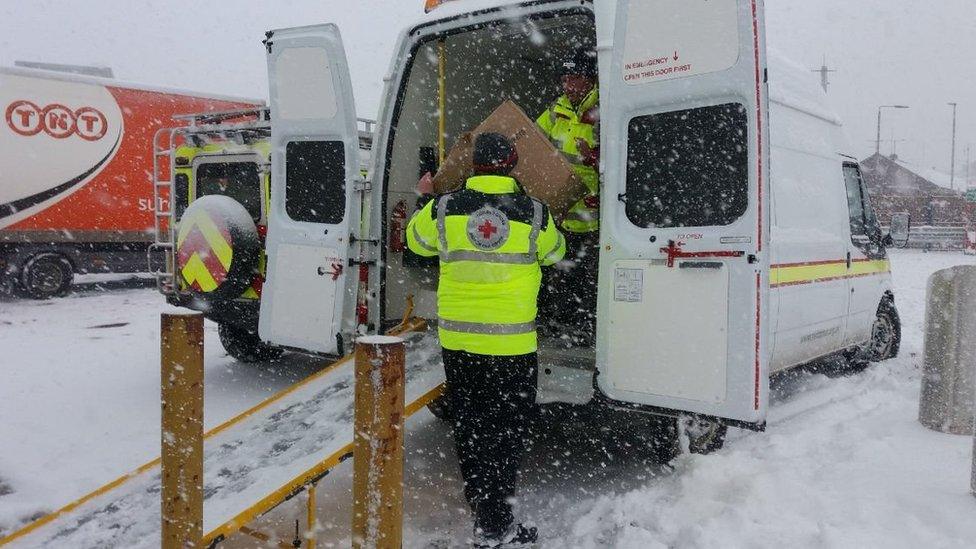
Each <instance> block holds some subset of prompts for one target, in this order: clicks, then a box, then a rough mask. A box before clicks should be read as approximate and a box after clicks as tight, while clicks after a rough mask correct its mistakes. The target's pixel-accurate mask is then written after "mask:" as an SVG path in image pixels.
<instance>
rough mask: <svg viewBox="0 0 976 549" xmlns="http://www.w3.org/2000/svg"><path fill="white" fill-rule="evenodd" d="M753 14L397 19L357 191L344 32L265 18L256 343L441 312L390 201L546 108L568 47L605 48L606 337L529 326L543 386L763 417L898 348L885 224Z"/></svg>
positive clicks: (809, 91) (714, 414)
mask: <svg viewBox="0 0 976 549" xmlns="http://www.w3.org/2000/svg"><path fill="white" fill-rule="evenodd" d="M763 29H764V22H763V5H762V0H618V1H609V0H594V1H586V0H583V1H580V0H532V1H521V2H515V1H509V2H497V1H496V2H490V3H486V2H483V1H456V2H450V3H447V4H445V5H444V6H442V7H439V8H437V9H435V10H433V11H432V13H430V14H429V15H428V16H427V18H426V19H425V20H424V21H422V22H420V23H419V24H416V25H413V26H410V27H408V28H406V29H405V30H404V31H403V32H402V34H401V35H400V38H399V41H398V44H397V46H396V49H395V51H394V55H393V60H392V63H391V65H390V68H389V72H388V73H387V74H386V75H385V76H384V78H383V81H384V85H385V92H384V96H383V101H382V106H381V110H380V114H379V119H378V126H377V131H376V135H375V142H374V149H373V150H374V151H375V152H374V156H373V162H372V169H371V174H372V178H371V184H369V185H368V186H365V187H364V186H362V185H360V183H359V179H358V178H357V175H358V161H357V155H358V142H357V132H356V113H355V111H354V105H353V99H352V97H353V95H352V94H353V90H352V87H351V84H350V79H349V73H348V67H347V64H346V59H345V56H344V52H343V46H342V41H341V39H340V36H339V31H338V29H337V28H336V27H335V26H333V25H318V26H309V27H301V28H294V29H284V30H277V31H273V32H269V33H268V39H267V40H266V46H267V51H268V70H269V75H270V89H271V111H272V141H273V151H274V152H273V154H272V170H271V172H272V178H273V181H272V202H273V205H272V211H273V213H272V215H271V216H270V219H271V222H270V227H269V232H268V243H267V246H268V253H269V266H268V280H267V284H266V286H265V290H264V296H263V299H262V302H261V317H260V335H261V337H262V338H263V339H264V340H266V341H270V342H272V343H275V344H278V345H282V346H287V347H293V348H299V349H302V350H306V351H313V352H319V353H339V354H341V353H342V352H343V351H348V350H349V347H348V342H350V341H351V338H352V337H354V335H355V334H356V332H357V329H358V330H361V329H362V327H363V325H365V326H367V327H368V329H369V330H371V331H374V330H382V329H384V328H386V327H388V326H390V325H393V324H396V323H397V322H399V321H400V320H401V318H402V317H403V316H404V314H405V313H407V308H408V301H412V303H413V314H415V315H417V316H421V317H424V318H426V319H428V320H429V321H430V322H431V323H435V322H436V319H437V314H436V294H435V291H436V286H437V280H436V277H437V270H436V268H431V267H424V266H422V265H421V266H416V265H414V264H412V263H410V262H406V263H405V262H404V260H403V255H402V253H400V252H396V251H393V250H392V248H391V247H390V246H389V243H390V242H391V238H392V237H396V238H399V236H398V235H391V234H390V233H391V226H392V227H394V228H395V229H396V228H398V227H399V224H397V223H391V219H392V217H391V216H393V215H394V214H395V210H396V209H397V205H399V204H400V202H401V201H403V202H405V203H406V204H407V205H408V207H409V210H410V211H412V209H413V208H414V205H415V202H416V194H415V193H414V187H415V185H416V182H417V178H418V174H419V173H422V170H423V168H424V162H425V161H424V159H425V158H429V157H430V156H431V155H435V156H440V155H443V151H444V150H445V149H449V147H450V146H451V144H452V143H453V142H454V140H455V139H456V138H457V137H458V136H459V135H460V134H461V133H462V132H464V131H467V130H470V129H471V128H473V127H474V126H476V125H477V124H478V123H479V122H481V121H482V120H483V119H484V118H485V117H486V116H487V115H488V114H489V113H490V112H491V111H492V110H493V109H494V108H495V107H496V106H498V104H499V103H501V102H502V101H503V100H505V99H512V100H514V101H515V102H516V103H518V104H519V105H520V106H521V107H522V108H523V109H524V110H525V111H526V112H527V113H529V114H530V116H531V115H534V114H538V113H540V112H542V111H543V110H544V109H545V108H546V106H547V105H548V104H549V103H551V102H552V101H553V100H555V98H556V97H558V95H559V93H560V92H559V88H558V77H557V75H558V69H559V64H560V62H561V61H562V60H563V59H564V58H565V57H567V56H568V55H569V54H570V53H571V52H572V51H574V50H576V49H577V48H580V47H592V48H595V49H596V51H597V52H598V61H599V72H600V75H599V86H600V95H601V105H600V114H601V122H600V124H601V127H600V140H601V150H602V161H601V168H600V171H601V181H602V183H601V184H602V189H601V193H600V196H601V217H602V221H601V223H602V226H601V232H600V240H601V249H600V259H599V261H600V268H599V284H598V286H599V296H598V306H597V332H598V334H597V338H596V344H595V348H575V347H574V348H566V347H565V346H562V345H559V344H558V342H553V341H548V340H545V339H543V340H542V341H541V342H540V347H541V349H540V360H541V367H540V395H539V400H540V402H567V403H572V404H583V403H597V404H602V405H609V406H611V407H615V408H624V409H630V410H638V411H645V412H649V413H652V414H660V415H665V416H682V415H690V416H693V417H697V418H703V419H704V420H707V421H711V422H712V423H713V424H714V425H736V426H740V427H745V428H751V429H762V428H763V427H764V425H765V420H766V408H767V403H768V398H769V388H768V386H769V383H768V380H769V376H770V374H771V373H773V372H775V371H777V370H783V369H786V368H790V367H793V366H796V365H799V364H804V363H807V362H809V361H811V360H813V359H816V358H818V357H823V356H826V355H831V354H837V353H848V354H853V353H854V352H855V351H857V350H859V349H860V350H861V351H863V352H864V353H869V354H870V355H871V358H874V359H881V358H886V357H889V356H893V355H894V354H895V353H896V352H897V347H898V338H899V326H898V317H897V313H896V312H895V309H894V302H893V295H892V291H891V277H890V273H889V264H888V261H887V259H886V255H885V250H884V242H883V240H886V239H887V237H884V238H883V237H882V235H881V231H880V229H879V227H878V224H877V222H876V220H875V218H874V214H873V212H872V210H871V207H870V204H869V202H868V197H867V195H866V194H865V187H864V184H863V182H862V181H861V176H860V173H859V168H858V165H857V162H856V161H855V160H854V159H853V158H851V157H846V156H844V155H843V154H842V153H843V152H844V151H846V150H847V145H846V143H845V142H844V139H843V136H842V131H841V125H840V123H839V121H838V120H837V118H836V117H835V116H834V115H832V114H831V113H830V112H829V110H827V109H826V108H825V107H824V106H823V103H824V101H823V96H822V94H821V93H819V89H818V88H817V87H816V83H813V84H812V87H811V85H810V84H808V80H807V76H806V72H805V71H804V70H803V69H802V68H796V67H793V68H791V67H789V66H788V65H786V64H784V65H783V67H779V66H778V65H777V66H774V67H772V68H769V69H768V70H767V55H766V49H765V40H764V36H763ZM767 81H768V84H767ZM401 211H402V210H401ZM335 265H339V266H340V269H339V274H336V273H337V270H336V269H335V267H334V266H335ZM354 267H355V269H354ZM357 296H358V298H359V299H358V302H357ZM408 296H413V299H412V300H408ZM357 304H358V307H357Z"/></svg>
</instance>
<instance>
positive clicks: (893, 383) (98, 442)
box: [0, 251, 976, 548]
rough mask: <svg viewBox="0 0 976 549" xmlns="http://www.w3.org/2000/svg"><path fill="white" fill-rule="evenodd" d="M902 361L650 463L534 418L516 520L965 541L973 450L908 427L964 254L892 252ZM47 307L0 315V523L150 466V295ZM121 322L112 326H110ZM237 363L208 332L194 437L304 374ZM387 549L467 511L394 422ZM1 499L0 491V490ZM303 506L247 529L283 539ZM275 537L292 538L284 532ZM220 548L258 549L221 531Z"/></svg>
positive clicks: (849, 541)
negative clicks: (942, 288)
mask: <svg viewBox="0 0 976 549" xmlns="http://www.w3.org/2000/svg"><path fill="white" fill-rule="evenodd" d="M892 262H893V268H894V272H895V287H896V301H897V305H898V308H899V311H900V313H901V317H902V322H903V324H904V340H903V343H902V354H901V356H900V357H899V358H897V359H895V360H891V361H888V362H886V363H882V364H877V365H873V366H871V367H870V368H869V369H868V370H867V371H866V372H864V373H861V374H859V375H855V376H850V377H840V378H827V377H825V376H823V375H821V374H817V373H812V372H808V371H802V372H798V373H795V374H791V375H789V376H785V377H781V378H778V379H777V380H776V381H775V382H774V384H773V389H774V401H773V404H772V407H771V410H770V418H769V429H768V431H767V432H766V433H747V432H742V431H735V432H734V433H732V434H731V435H730V440H729V442H728V443H727V444H726V447H725V449H723V450H721V451H720V452H717V453H715V454H712V455H709V456H685V457H681V458H679V459H678V460H676V461H675V462H673V463H672V464H671V467H665V466H661V465H659V464H656V463H654V462H653V461H651V460H649V459H648V457H647V456H646V455H645V454H644V453H642V452H639V451H620V449H619V448H618V449H616V450H615V449H614V448H613V447H614V444H613V442H614V441H615V439H618V438H619V439H621V440H625V439H626V438H627V437H626V436H623V435H620V434H619V433H617V432H614V431H613V430H605V431H604V432H602V433H601V432H598V430H599V427H600V426H601V425H602V424H600V423H594V422H592V421H590V422H587V421H580V422H577V423H574V424H560V425H553V424H548V425H540V426H539V431H540V434H539V436H538V437H537V440H536V444H535V447H534V448H533V449H532V451H531V453H530V455H529V456H528V457H527V459H526V463H525V466H524V471H523V473H522V476H521V478H520V489H519V500H520V501H519V504H518V509H519V512H520V513H521V514H522V515H523V516H524V517H525V518H527V519H528V520H530V521H532V522H534V523H536V524H537V525H538V526H539V528H540V533H541V535H542V538H543V543H542V544H541V545H542V546H544V547H564V546H569V547H604V546H612V547H634V548H638V547H639V548H644V547H784V546H790V547H865V546H868V547H971V546H972V543H973V540H976V520H973V516H974V514H976V499H974V498H973V497H972V495H971V494H970V493H969V472H970V459H971V453H970V452H971V445H972V442H971V440H970V439H968V438H967V437H958V436H952V435H944V434H940V433H935V432H932V431H929V430H927V429H925V428H923V427H922V426H920V425H919V424H918V422H917V420H916V415H917V404H918V390H919V380H920V375H921V371H920V361H921V358H920V355H921V347H922V323H923V318H924V309H925V306H924V300H925V285H926V280H927V278H928V276H929V274H931V273H932V272H934V271H936V270H938V269H941V268H944V267H949V266H953V265H958V264H964V263H965V264H972V263H973V262H974V259H973V258H972V257H966V256H963V255H960V254H942V253H931V254H925V253H921V252H912V251H896V252H894V253H892ZM103 286H104V287H105V288H104V289H105V290H106V291H104V292H102V291H98V290H97V289H96V288H95V287H89V288H87V289H84V290H82V291H80V292H78V293H76V294H75V295H73V296H71V297H69V298H66V299H61V300H53V301H48V302H32V301H3V302H0V349H3V358H2V359H0V376H2V377H0V379H3V380H4V381H3V383H2V384H0V417H2V418H3V421H0V529H2V528H4V527H7V528H9V527H10V526H12V525H15V524H17V523H19V522H20V521H22V520H23V519H25V518H26V517H28V516H29V515H31V514H34V513H38V512H41V511H45V510H50V509H53V508H57V507H59V506H60V505H62V504H64V503H67V502H68V501H70V500H71V499H74V498H76V497H79V496H81V495H83V494H85V493H87V492H88V491H90V490H92V489H94V488H96V487H98V486H100V485H101V484H103V483H104V482H107V481H109V480H112V479H114V478H115V477H117V476H118V475H120V474H122V473H125V472H127V471H129V470H131V469H133V468H134V467H135V466H137V465H139V464H141V463H143V462H145V461H148V460H149V459H151V458H152V457H155V456H156V455H158V450H159V441H158V432H159V431H158V421H159V400H158V391H159V385H158V373H157V372H158V364H157V361H158V354H157V353H158V351H157V349H158V344H159V343H158V327H157V326H158V324H157V323H158V320H157V319H158V313H159V312H160V311H163V310H167V309H168V307H167V306H166V305H165V304H163V302H162V299H161V298H160V297H159V296H158V294H156V293H155V291H154V290H152V289H149V288H138V287H132V286H131V285H125V284H124V283H118V282H110V283H105V284H104V285H103ZM122 323H126V324H125V325H124V326H112V327H106V326H107V325H116V324H122ZM320 366H321V364H320V363H319V362H318V361H314V360H310V359H304V358H301V357H295V356H292V357H290V358H289V359H288V360H286V361H283V362H281V363H278V364H274V365H243V364H238V363H236V362H234V361H233V360H232V359H230V358H228V357H227V356H225V354H224V353H223V350H222V349H221V348H220V346H219V343H218V342H217V339H216V333H215V331H214V326H212V325H208V332H207V399H208V400H207V410H206V412H207V418H206V422H207V425H208V426H211V425H214V424H215V423H217V422H219V421H221V420H223V419H226V418H227V417H229V416H231V415H233V414H234V413H235V412H238V411H241V410H243V409H245V408H246V407H248V406H250V405H251V404H253V403H255V402H256V401H258V400H261V399H262V398H264V397H266V396H268V395H270V394H271V393H273V392H274V391H276V390H278V389H280V388H282V387H284V386H286V385H288V384H290V383H292V382H293V381H296V380H297V379H300V378H301V377H304V376H305V375H308V374H309V373H311V372H312V371H314V370H316V369H317V368H318V367H320ZM407 456H408V457H407V463H406V471H405V483H406V494H405V496H406V501H407V507H406V510H405V514H406V532H405V544H404V545H405V547H428V546H430V545H431V544H436V545H437V546H440V547H443V546H452V547H453V546H461V545H463V544H464V543H465V541H466V537H467V535H468V533H469V528H470V526H469V524H470V518H469V517H468V512H467V510H466V505H465V503H464V501H463V498H462V497H461V484H460V480H459V479H458V472H457V465H456V462H455V459H454V455H453V448H452V445H451V440H450V432H449V430H448V429H447V428H446V427H445V426H444V425H443V424H441V423H440V422H439V421H437V420H435V419H434V418H433V417H432V416H430V414H429V413H427V412H426V411H424V412H421V413H419V414H417V415H416V416H414V418H412V419H411V420H410V421H409V422H408V429H407ZM350 490H351V465H350V464H348V463H347V464H344V465H342V466H340V467H339V468H338V469H337V470H335V471H334V473H333V474H330V475H329V476H328V477H326V478H325V479H324V480H323V481H322V483H321V484H320V489H319V514H318V517H319V521H320V526H321V531H320V538H319V539H320V546H321V545H324V546H348V543H349V540H348V532H349V524H350V520H351V519H350V506H349V493H350ZM8 491H9V492H10V493H7V494H5V493H4V492H8ZM302 500H303V498H302V497H297V498H294V499H293V500H291V501H290V502H288V503H286V504H284V505H282V506H280V507H279V508H278V509H277V510H276V511H275V512H274V513H271V514H269V515H268V516H266V517H265V518H264V519H263V522H262V523H261V524H259V525H258V526H260V527H261V528H262V529H264V530H267V531H269V532H276V533H278V534H279V535H281V536H286V535H288V533H289V532H291V531H292V529H293V527H294V526H293V525H294V522H293V521H294V519H295V518H300V517H303V516H304V511H303V510H302V509H301V505H303V501H302ZM288 539H290V538H288ZM226 545H227V546H229V547H248V546H261V545H257V542H255V541H254V540H249V538H244V537H242V536H238V537H235V538H232V539H231V540H229V541H228V543H227V544H226Z"/></svg>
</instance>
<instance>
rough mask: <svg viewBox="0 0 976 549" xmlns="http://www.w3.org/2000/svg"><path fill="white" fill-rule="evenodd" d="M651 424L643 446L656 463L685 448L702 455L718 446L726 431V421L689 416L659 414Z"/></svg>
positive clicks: (683, 451) (676, 455) (720, 446)
mask: <svg viewBox="0 0 976 549" xmlns="http://www.w3.org/2000/svg"><path fill="white" fill-rule="evenodd" d="M653 424H654V427H653V428H652V430H651V431H652V432H651V437H650V440H648V442H647V448H648V450H649V451H650V454H651V457H652V458H653V459H654V461H656V462H657V463H669V462H671V460H673V459H674V458H676V457H678V456H679V455H681V454H683V453H686V452H687V453H689V454H703V455H704V454H710V453H712V452H715V451H718V450H721V449H722V446H724V445H725V436H726V434H727V433H728V427H727V426H726V425H723V424H721V423H718V422H712V421H705V420H700V419H695V418H692V417H689V416H682V417H678V418H673V417H661V418H660V419H659V421H656V422H654V423H653ZM685 441H686V442H685ZM685 444H687V448H685Z"/></svg>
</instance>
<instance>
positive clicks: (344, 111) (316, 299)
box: [259, 24, 361, 353]
mask: <svg viewBox="0 0 976 549" xmlns="http://www.w3.org/2000/svg"><path fill="white" fill-rule="evenodd" d="M266 46H267V51H268V77H269V81H270V99H271V100H270V103H271V121H272V122H271V195H272V197H273V199H272V201H271V212H270V215H269V219H268V238H267V253H268V276H267V282H266V283H265V287H264V292H263V294H262V296H261V316H260V321H259V333H260V336H261V339H263V340H265V341H270V342H272V343H276V344H278V345H284V346H287V347H295V348H299V349H303V350H308V351H315V352H321V353H335V352H337V351H340V350H341V341H340V339H339V338H340V334H341V333H342V332H343V331H351V330H352V328H351V327H350V326H349V325H346V326H345V328H344V327H343V322H344V320H346V319H349V320H350V322H351V312H352V311H353V308H354V307H355V302H356V293H355V292H356V280H355V277H350V276H349V275H348V273H349V268H348V261H349V255H350V242H349V233H350V228H352V227H357V226H358V224H359V218H360V213H361V212H360V208H359V207H358V205H354V201H356V198H355V196H356V194H357V193H355V192H354V185H355V184H356V181H358V179H359V138H358V133H357V131H356V111H355V105H354V103H353V95H352V85H351V83H350V80H349V68H348V65H347V64H346V57H345V52H344V50H343V47H342V39H341V37H340V36H339V29H338V28H337V27H336V26H335V25H331V24H328V25H316V26H310V27H300V28H294V29H285V30H277V31H272V32H270V33H268V39H267V40H266Z"/></svg>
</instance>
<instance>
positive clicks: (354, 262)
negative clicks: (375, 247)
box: [349, 257, 376, 267]
mask: <svg viewBox="0 0 976 549" xmlns="http://www.w3.org/2000/svg"><path fill="white" fill-rule="evenodd" d="M356 265H376V260H375V259H365V260H359V259H353V258H351V257H350V258H349V266H350V267H355V266H356Z"/></svg>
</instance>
